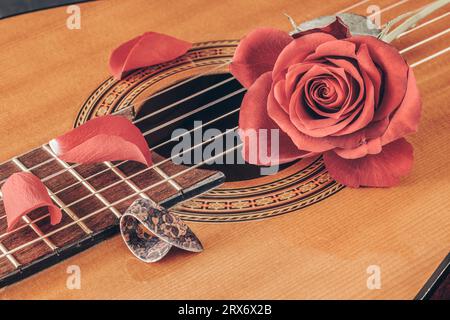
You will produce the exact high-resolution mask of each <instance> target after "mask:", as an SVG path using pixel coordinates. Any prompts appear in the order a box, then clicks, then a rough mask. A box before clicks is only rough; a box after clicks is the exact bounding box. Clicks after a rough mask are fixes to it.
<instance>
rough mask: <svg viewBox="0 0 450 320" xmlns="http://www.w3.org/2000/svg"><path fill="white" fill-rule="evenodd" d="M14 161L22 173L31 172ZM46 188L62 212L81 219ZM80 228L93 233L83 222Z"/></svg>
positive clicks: (75, 218) (73, 218)
mask: <svg viewBox="0 0 450 320" xmlns="http://www.w3.org/2000/svg"><path fill="white" fill-rule="evenodd" d="M12 161H13V162H14V163H15V164H16V165H17V166H18V167H19V168H20V169H21V170H22V171H25V172H29V171H28V168H27V167H26V166H25V165H23V163H22V162H20V161H19V159H17V158H13V159H12ZM45 188H46V189H47V192H48V194H49V195H50V198H52V199H53V201H55V202H56V204H57V205H58V206H59V207H60V208H61V210H64V211H65V212H66V213H67V215H68V216H69V217H71V218H72V220H74V221H75V220H77V219H79V218H78V216H77V215H76V214H75V212H73V211H72V210H71V209H70V208H65V205H64V202H63V201H62V200H61V199H60V198H59V197H58V196H56V195H55V194H54V193H53V192H52V191H51V190H50V189H49V188H48V187H47V186H45ZM79 226H80V228H81V229H83V231H84V232H85V233H87V234H90V233H92V231H91V230H90V229H89V228H88V227H87V226H86V225H85V224H84V223H83V222H81V223H80V224H79Z"/></svg>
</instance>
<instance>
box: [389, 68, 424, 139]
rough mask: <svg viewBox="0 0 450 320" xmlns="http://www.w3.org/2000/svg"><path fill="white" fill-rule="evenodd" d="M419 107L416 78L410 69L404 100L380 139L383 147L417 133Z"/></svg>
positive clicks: (419, 100)
mask: <svg viewBox="0 0 450 320" xmlns="http://www.w3.org/2000/svg"><path fill="white" fill-rule="evenodd" d="M421 105H422V103H421V99H420V94H419V88H417V83H416V78H415V76H414V73H413V71H412V69H411V68H410V69H409V72H408V85H407V88H406V94H405V98H404V99H403V102H402V104H401V105H400V107H399V108H398V109H397V111H395V113H394V115H393V116H392V118H391V120H390V123H389V126H388V128H387V130H386V132H385V133H384V135H383V136H382V137H381V140H382V144H383V145H384V144H387V143H390V142H391V141H394V140H396V139H398V138H401V137H404V136H405V135H407V134H410V133H413V132H416V131H417V129H418V127H419V120H420V112H421V109H422V106H421Z"/></svg>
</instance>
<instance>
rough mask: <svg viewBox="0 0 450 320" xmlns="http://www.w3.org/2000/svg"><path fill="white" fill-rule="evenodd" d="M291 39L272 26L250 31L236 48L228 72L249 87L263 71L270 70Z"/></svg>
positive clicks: (285, 33)
mask: <svg viewBox="0 0 450 320" xmlns="http://www.w3.org/2000/svg"><path fill="white" fill-rule="evenodd" d="M291 41H292V37H291V36H290V35H288V34H287V32H285V31H281V30H277V29H273V28H259V29H256V30H254V31H252V32H250V33H249V34H248V35H247V36H245V37H244V38H243V39H242V40H241V41H240V42H239V45H238V47H237V48H236V52H235V53H234V56H233V61H232V62H231V64H230V72H231V73H232V74H233V76H235V77H236V79H238V80H239V82H240V83H241V84H242V85H243V86H244V87H246V88H249V87H250V86H251V85H252V84H253V83H254V82H255V81H256V79H258V78H259V76H261V75H262V74H263V73H265V72H268V71H272V69H273V66H274V64H275V61H276V60H277V58H278V55H279V54H280V52H281V51H282V50H283V49H284V48H285V47H286V46H287V45H288V44H289V43H290V42H291Z"/></svg>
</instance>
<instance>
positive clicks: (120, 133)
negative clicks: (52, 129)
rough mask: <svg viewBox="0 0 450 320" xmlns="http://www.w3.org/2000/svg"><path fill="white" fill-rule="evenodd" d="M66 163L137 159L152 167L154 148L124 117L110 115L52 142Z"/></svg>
mask: <svg viewBox="0 0 450 320" xmlns="http://www.w3.org/2000/svg"><path fill="white" fill-rule="evenodd" d="M49 145H50V147H51V149H52V150H53V152H54V153H55V154H56V155H57V156H58V157H59V158H60V159H62V160H64V161H67V162H72V163H95V162H103V161H118V160H134V161H137V162H141V163H143V164H145V165H151V164H152V158H151V153H150V149H149V148H148V145H147V142H146V141H145V138H144V136H143V135H142V133H141V131H140V130H139V129H138V128H137V127H136V126H135V125H134V124H133V123H132V122H131V121H130V120H128V119H126V118H124V117H122V116H114V115H107V116H103V117H99V118H95V119H92V120H89V121H88V122H86V123H85V124H83V125H81V126H79V127H77V128H75V129H73V130H71V131H69V132H67V133H65V134H63V135H62V136H59V137H57V138H55V139H53V140H51V141H50V143H49Z"/></svg>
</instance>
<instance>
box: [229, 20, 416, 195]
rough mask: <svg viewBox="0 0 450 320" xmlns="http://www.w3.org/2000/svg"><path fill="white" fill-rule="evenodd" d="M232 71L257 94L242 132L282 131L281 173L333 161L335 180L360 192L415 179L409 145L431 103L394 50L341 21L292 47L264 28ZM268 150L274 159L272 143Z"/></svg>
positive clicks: (244, 44) (245, 44) (251, 37)
mask: <svg viewBox="0 0 450 320" xmlns="http://www.w3.org/2000/svg"><path fill="white" fill-rule="evenodd" d="M230 70H231V72H232V74H233V75H234V76H235V77H236V78H237V79H238V80H239V81H240V83H241V84H242V85H243V86H244V87H246V88H247V89H248V91H247V93H246V95H245V97H244V100H243V101H242V105H241V111H240V115H239V128H240V129H241V130H242V131H241V132H244V133H245V132H246V130H249V129H253V130H255V129H256V130H259V129H277V128H278V129H280V130H279V135H280V143H279V158H278V159H277V161H274V159H272V164H273V162H277V163H286V162H289V161H292V160H295V159H298V158H302V157H308V156H316V155H319V154H323V159H324V163H325V166H326V168H327V170H328V172H329V173H330V175H331V176H332V177H333V178H334V179H335V180H337V181H338V182H340V183H343V184H345V185H347V186H351V187H359V186H375V187H388V186H392V185H395V184H397V183H398V182H399V179H400V177H402V176H404V175H406V174H407V173H408V172H409V171H410V170H411V167H412V162H413V149H412V146H411V145H410V144H409V143H408V142H407V141H406V140H405V139H404V136H405V135H406V134H409V133H412V132H415V131H416V130H417V126H418V122H419V118H420V110H421V102H420V97H419V91H418V88H417V85H416V79H415V78H414V74H413V71H412V69H411V68H410V67H409V66H408V65H407V63H406V62H405V60H404V59H403V58H402V56H401V55H400V54H399V52H398V51H397V49H395V48H394V47H393V46H391V45H389V44H387V43H385V42H383V41H381V40H378V39H377V38H375V37H373V36H361V35H358V36H352V35H351V34H350V33H349V31H348V29H347V27H346V26H345V25H344V24H343V23H342V22H341V21H340V20H339V19H337V20H336V21H335V22H334V23H332V24H331V25H329V26H327V27H325V28H321V29H313V30H309V31H305V32H301V33H299V34H296V35H294V36H292V37H291V36H289V35H288V34H287V33H286V32H283V31H280V30H276V29H270V28H261V29H257V30H255V31H253V32H251V33H250V34H248V35H247V36H246V37H245V38H244V39H243V40H242V41H241V42H240V43H239V46H238V48H237V49H236V53H235V55H234V58H233V61H232V63H231V65H230ZM241 137H242V140H243V141H244V148H243V156H244V158H245V159H246V160H247V161H250V160H251V158H252V157H250V156H249V149H250V142H249V140H248V139H246V138H245V134H242V135H241ZM269 140H270V139H269ZM261 143H267V144H269V145H268V146H267V149H268V150H270V147H271V146H270V141H269V142H266V141H264V142H262V141H257V144H259V145H260V144H261ZM253 163H254V164H263V163H261V161H259V159H258V157H256V161H253Z"/></svg>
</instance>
